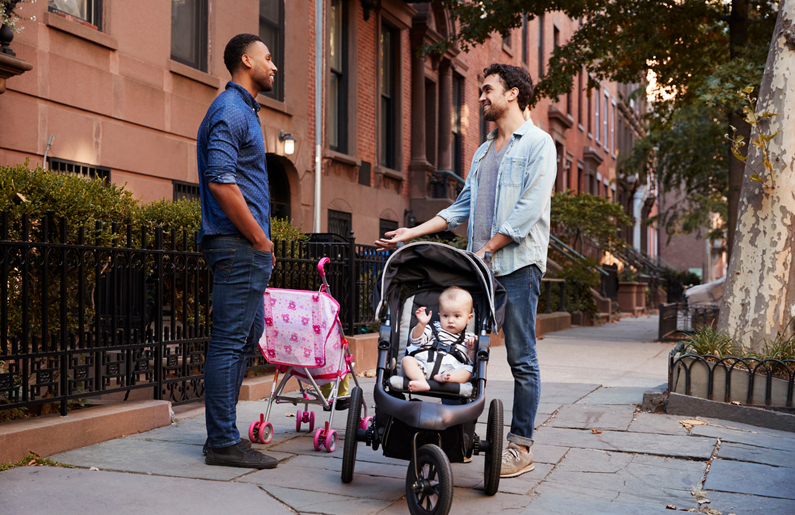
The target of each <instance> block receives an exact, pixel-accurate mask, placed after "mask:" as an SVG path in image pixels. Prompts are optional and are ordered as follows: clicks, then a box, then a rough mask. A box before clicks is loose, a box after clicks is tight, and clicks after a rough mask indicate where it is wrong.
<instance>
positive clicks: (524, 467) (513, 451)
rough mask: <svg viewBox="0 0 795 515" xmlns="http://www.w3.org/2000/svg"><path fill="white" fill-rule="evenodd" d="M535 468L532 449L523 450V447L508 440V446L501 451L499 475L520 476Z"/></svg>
mask: <svg viewBox="0 0 795 515" xmlns="http://www.w3.org/2000/svg"><path fill="white" fill-rule="evenodd" d="M535 468H536V467H535V465H533V450H532V449H530V452H524V449H522V448H521V447H519V446H518V445H516V444H515V443H513V442H510V443H508V448H507V449H505V450H504V451H502V465H501V468H500V477H516V476H520V475H522V474H524V473H525V472H530V471H531V470H533V469H535Z"/></svg>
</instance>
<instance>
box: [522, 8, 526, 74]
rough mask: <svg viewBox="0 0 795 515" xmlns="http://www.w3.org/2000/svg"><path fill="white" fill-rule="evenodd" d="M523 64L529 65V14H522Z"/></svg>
mask: <svg viewBox="0 0 795 515" xmlns="http://www.w3.org/2000/svg"><path fill="white" fill-rule="evenodd" d="M522 62H523V63H525V64H527V13H522Z"/></svg>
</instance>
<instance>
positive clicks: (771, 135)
mask: <svg viewBox="0 0 795 515" xmlns="http://www.w3.org/2000/svg"><path fill="white" fill-rule="evenodd" d="M779 132H781V131H776V132H775V133H773V134H770V135H769V136H766V135H764V134H760V135H759V138H760V139H761V140H762V141H764V142H765V143H767V142H768V141H770V140H771V139H773V138H775V137H776V136H777V135H778V133H779Z"/></svg>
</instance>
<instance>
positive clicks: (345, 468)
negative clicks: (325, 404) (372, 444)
mask: <svg viewBox="0 0 795 515" xmlns="http://www.w3.org/2000/svg"><path fill="white" fill-rule="evenodd" d="M361 411H362V389H361V388H359V387H358V386H355V387H354V388H353V390H351V407H350V410H349V411H348V424H347V425H346V426H345V442H344V447H343V448H342V482H343V483H350V482H351V481H353V469H354V467H355V466H356V448H357V446H358V441H357V440H356V429H357V426H359V427H361V423H362V421H361V419H360V418H359V416H360V414H361Z"/></svg>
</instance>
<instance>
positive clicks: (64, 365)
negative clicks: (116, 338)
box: [60, 216, 69, 417]
mask: <svg viewBox="0 0 795 515" xmlns="http://www.w3.org/2000/svg"><path fill="white" fill-rule="evenodd" d="M68 234H69V233H68V226H67V222H66V217H65V216H62V217H61V245H63V247H61V263H60V265H61V333H60V334H61V354H62V358H61V395H63V400H62V401H61V416H62V417H65V416H66V412H67V410H68V409H69V406H68V404H69V397H68V396H69V389H68V388H69V348H68V347H69V327H68V306H67V284H66V281H67V280H68V269H67V268H68V266H69V263H68V260H67V250H66V243H67V242H66V239H67V237H68Z"/></svg>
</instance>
